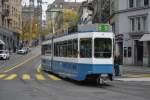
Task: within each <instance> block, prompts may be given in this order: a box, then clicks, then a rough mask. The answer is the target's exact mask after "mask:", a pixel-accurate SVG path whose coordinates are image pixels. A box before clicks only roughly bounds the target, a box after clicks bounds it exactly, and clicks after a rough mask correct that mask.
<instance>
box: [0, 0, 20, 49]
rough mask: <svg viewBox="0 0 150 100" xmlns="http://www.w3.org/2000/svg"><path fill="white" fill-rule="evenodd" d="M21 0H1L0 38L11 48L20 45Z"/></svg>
mask: <svg viewBox="0 0 150 100" xmlns="http://www.w3.org/2000/svg"><path fill="white" fill-rule="evenodd" d="M21 10H22V9H21V0H13V1H12V0H0V39H2V40H3V41H4V42H5V44H6V46H7V48H8V49H9V50H14V51H15V49H16V48H17V47H18V46H19V36H20V34H21V33H22V17H21Z"/></svg>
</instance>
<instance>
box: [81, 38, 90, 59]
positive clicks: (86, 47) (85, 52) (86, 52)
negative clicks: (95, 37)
mask: <svg viewBox="0 0 150 100" xmlns="http://www.w3.org/2000/svg"><path fill="white" fill-rule="evenodd" d="M80 57H81V58H91V57H92V39H91V38H81V39H80Z"/></svg>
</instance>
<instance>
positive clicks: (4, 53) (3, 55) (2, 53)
mask: <svg viewBox="0 0 150 100" xmlns="http://www.w3.org/2000/svg"><path fill="white" fill-rule="evenodd" d="M9 58H10V54H9V51H8V50H0V59H4V60H6V59H9Z"/></svg>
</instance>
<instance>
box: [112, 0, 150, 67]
mask: <svg viewBox="0 0 150 100" xmlns="http://www.w3.org/2000/svg"><path fill="white" fill-rule="evenodd" d="M111 4H112V6H111V8H112V9H114V10H113V11H111V12H112V13H111V14H112V16H111V18H110V23H111V24H113V26H114V31H115V33H116V54H117V55H119V56H121V57H122V61H123V64H127V65H144V66H150V28H149V26H150V0H112V1H111Z"/></svg>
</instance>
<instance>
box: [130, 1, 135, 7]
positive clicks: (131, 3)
mask: <svg viewBox="0 0 150 100" xmlns="http://www.w3.org/2000/svg"><path fill="white" fill-rule="evenodd" d="M129 7H130V8H133V7H134V0H129Z"/></svg>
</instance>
